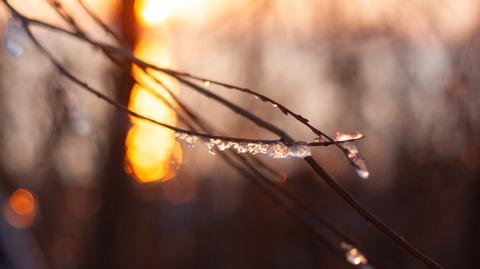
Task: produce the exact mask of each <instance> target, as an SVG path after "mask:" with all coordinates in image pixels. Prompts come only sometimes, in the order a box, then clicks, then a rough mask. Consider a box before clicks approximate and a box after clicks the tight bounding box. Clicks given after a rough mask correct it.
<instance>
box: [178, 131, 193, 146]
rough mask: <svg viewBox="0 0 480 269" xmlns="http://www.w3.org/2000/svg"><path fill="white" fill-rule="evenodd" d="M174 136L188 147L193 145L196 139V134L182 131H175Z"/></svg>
mask: <svg viewBox="0 0 480 269" xmlns="http://www.w3.org/2000/svg"><path fill="white" fill-rule="evenodd" d="M175 137H176V138H177V139H179V140H184V141H185V142H186V143H187V145H188V146H189V147H194V146H195V144H196V143H197V140H198V137H197V136H195V135H190V134H187V133H182V132H177V133H175Z"/></svg>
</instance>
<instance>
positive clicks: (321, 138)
mask: <svg viewBox="0 0 480 269" xmlns="http://www.w3.org/2000/svg"><path fill="white" fill-rule="evenodd" d="M313 142H315V143H325V142H327V139H325V137H323V136H319V137H317V138H315V139H314V140H313Z"/></svg>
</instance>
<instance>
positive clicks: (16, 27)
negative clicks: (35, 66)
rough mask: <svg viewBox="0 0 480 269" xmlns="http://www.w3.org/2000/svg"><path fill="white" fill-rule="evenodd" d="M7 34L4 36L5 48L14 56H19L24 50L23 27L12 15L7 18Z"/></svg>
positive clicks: (24, 35)
mask: <svg viewBox="0 0 480 269" xmlns="http://www.w3.org/2000/svg"><path fill="white" fill-rule="evenodd" d="M7 28H8V29H7V34H6V36H5V48H6V49H7V51H8V52H9V53H10V55H12V56H14V57H20V56H21V55H22V54H23V51H24V50H25V47H24V43H25V37H26V34H25V29H24V28H23V24H22V22H21V21H20V20H19V19H17V18H14V17H10V19H9V20H8V27H7Z"/></svg>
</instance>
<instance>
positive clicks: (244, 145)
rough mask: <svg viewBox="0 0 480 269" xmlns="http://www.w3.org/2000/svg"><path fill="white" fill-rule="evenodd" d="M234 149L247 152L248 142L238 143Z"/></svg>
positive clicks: (238, 151)
mask: <svg viewBox="0 0 480 269" xmlns="http://www.w3.org/2000/svg"><path fill="white" fill-rule="evenodd" d="M235 149H236V150H237V153H247V152H248V144H247V143H244V142H241V143H238V144H237V146H236V148H235Z"/></svg>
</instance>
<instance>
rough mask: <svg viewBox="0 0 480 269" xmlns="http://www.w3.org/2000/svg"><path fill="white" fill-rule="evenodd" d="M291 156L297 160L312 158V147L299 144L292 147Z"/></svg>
mask: <svg viewBox="0 0 480 269" xmlns="http://www.w3.org/2000/svg"><path fill="white" fill-rule="evenodd" d="M290 154H291V155H292V156H293V157H295V158H302V159H303V158H305V157H309V156H312V152H311V150H310V147H309V146H307V145H304V144H303V145H302V144H297V145H293V146H290Z"/></svg>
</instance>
